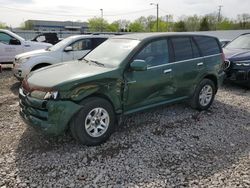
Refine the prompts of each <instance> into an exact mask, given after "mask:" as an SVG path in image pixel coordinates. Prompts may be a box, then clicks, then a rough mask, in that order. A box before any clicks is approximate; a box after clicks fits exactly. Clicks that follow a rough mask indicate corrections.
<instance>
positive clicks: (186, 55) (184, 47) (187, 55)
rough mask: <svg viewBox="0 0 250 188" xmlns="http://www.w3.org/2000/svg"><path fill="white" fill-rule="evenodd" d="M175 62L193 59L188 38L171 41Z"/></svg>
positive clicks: (177, 38)
mask: <svg viewBox="0 0 250 188" xmlns="http://www.w3.org/2000/svg"><path fill="white" fill-rule="evenodd" d="M171 41H172V44H173V50H174V57H175V61H183V60H187V59H192V58H193V49H192V44H191V40H190V38H189V37H176V38H172V39H171Z"/></svg>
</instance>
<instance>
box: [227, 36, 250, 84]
mask: <svg viewBox="0 0 250 188" xmlns="http://www.w3.org/2000/svg"><path fill="white" fill-rule="evenodd" d="M223 50H224V53H225V57H226V62H227V63H228V66H227V68H226V70H225V72H226V79H227V80H230V81H232V82H235V83H238V84H242V85H245V86H248V87H250V33H246V34H242V35H240V36H239V37H237V38H236V39H234V40H233V41H232V42H230V43H229V44H228V45H226V47H225V48H223Z"/></svg>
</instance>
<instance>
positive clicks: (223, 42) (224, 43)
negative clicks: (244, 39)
mask: <svg viewBox="0 0 250 188" xmlns="http://www.w3.org/2000/svg"><path fill="white" fill-rule="evenodd" d="M229 42H231V40H229V39H220V45H221V47H222V48H223V47H225V46H226V45H227V44H228V43H229Z"/></svg>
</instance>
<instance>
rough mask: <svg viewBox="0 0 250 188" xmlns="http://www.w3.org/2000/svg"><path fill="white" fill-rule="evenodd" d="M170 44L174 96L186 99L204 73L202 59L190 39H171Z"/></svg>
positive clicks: (184, 37)
mask: <svg viewBox="0 0 250 188" xmlns="http://www.w3.org/2000/svg"><path fill="white" fill-rule="evenodd" d="M170 43H171V46H172V48H171V49H172V52H171V55H172V56H171V57H172V58H171V59H172V60H173V62H172V69H173V82H174V85H175V86H176V88H177V92H176V96H177V97H188V96H190V95H191V93H192V91H193V88H195V86H196V82H197V80H198V78H199V77H200V75H201V74H202V72H203V71H204V62H203V58H202V57H201V54H200V51H199V49H198V47H197V45H196V43H195V41H194V40H193V38H192V37H189V36H181V37H179V36H178V37H171V40H170Z"/></svg>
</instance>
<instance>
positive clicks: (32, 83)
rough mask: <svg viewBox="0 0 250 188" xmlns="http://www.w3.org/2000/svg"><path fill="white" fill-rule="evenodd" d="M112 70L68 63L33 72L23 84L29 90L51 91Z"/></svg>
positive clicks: (80, 63)
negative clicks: (59, 86) (41, 89)
mask: <svg viewBox="0 0 250 188" xmlns="http://www.w3.org/2000/svg"><path fill="white" fill-rule="evenodd" d="M112 70H114V69H111V68H106V67H100V66H97V65H93V64H88V63H85V62H82V61H73V62H72V61H70V62H66V63H59V64H55V65H52V66H48V67H44V68H42V69H39V70H37V71H34V72H32V73H31V74H30V75H29V76H28V78H26V79H25V81H24V82H27V84H28V87H29V88H30V89H31V90H34V89H36V88H44V89H46V88H47V89H51V88H57V86H58V85H60V84H66V83H70V82H74V81H75V80H80V79H83V78H86V81H90V80H91V77H92V76H97V75H101V74H103V73H108V72H111V71H112ZM93 79H94V78H93ZM84 81H85V80H84ZM57 89H58V88H57Z"/></svg>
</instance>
